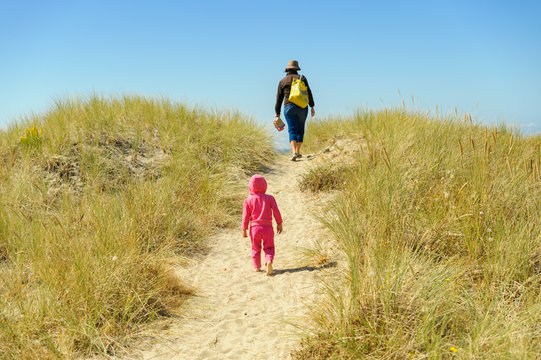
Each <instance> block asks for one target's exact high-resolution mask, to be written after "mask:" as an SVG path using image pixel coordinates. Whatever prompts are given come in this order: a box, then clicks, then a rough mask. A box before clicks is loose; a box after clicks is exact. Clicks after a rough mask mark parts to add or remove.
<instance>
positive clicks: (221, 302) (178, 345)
mask: <svg viewBox="0 0 541 360" xmlns="http://www.w3.org/2000/svg"><path fill="white" fill-rule="evenodd" d="M314 158H317V157H311V158H308V157H304V158H303V159H301V160H300V161H296V162H292V161H290V160H289V158H288V157H286V156H281V157H280V158H279V160H278V161H277V163H276V164H275V165H273V167H272V168H270V169H269V170H268V171H267V172H265V173H262V175H263V176H265V178H266V179H267V183H268V190H267V193H268V194H271V195H273V196H274V197H275V198H276V200H277V203H278V206H279V208H280V211H281V213H282V217H283V219H284V224H283V227H284V231H283V233H282V234H279V235H278V234H276V237H275V247H276V256H275V260H274V271H275V275H274V276H267V275H266V273H265V271H262V272H260V273H256V272H253V267H252V261H251V245H250V239H249V238H243V237H242V231H241V230H240V222H241V219H240V218H239V229H235V230H231V229H227V230H223V231H222V232H220V233H218V234H216V235H215V236H213V237H212V238H211V239H210V243H211V249H210V251H209V252H208V254H207V255H206V256H205V257H204V258H203V259H194V260H192V263H191V264H189V265H188V266H187V267H184V268H182V269H178V275H179V276H180V277H181V278H182V279H184V280H185V281H186V282H187V283H188V284H189V285H190V286H192V287H193V288H194V289H195V291H196V293H195V296H193V297H191V298H190V299H189V300H188V301H187V302H186V304H185V305H184V307H183V309H182V314H183V315H182V316H181V317H180V319H178V320H177V321H175V324H174V325H173V326H172V327H171V328H169V329H167V330H164V331H163V334H160V336H159V340H155V341H154V344H151V345H150V346H149V345H148V344H147V345H146V346H144V347H145V348H146V349H144V350H138V351H137V353H136V354H132V356H130V358H132V359H133V358H137V359H236V360H239V359H288V358H290V353H291V351H292V350H294V349H295V348H296V347H297V346H298V344H299V341H300V339H301V334H302V330H301V328H302V326H304V325H306V324H307V321H308V319H309V315H310V314H309V313H308V312H309V311H310V310H309V309H310V306H311V305H312V304H314V303H317V302H318V301H321V300H323V298H324V297H325V296H326V295H325V292H324V287H323V286H322V285H321V284H323V283H324V282H325V279H327V278H329V277H332V276H335V273H336V267H335V265H336V262H335V261H332V259H329V260H328V261H320V260H321V258H316V257H313V256H306V255H304V256H303V251H302V250H301V249H310V248H313V247H314V244H315V243H316V242H319V243H325V242H326V241H329V238H330V236H329V234H328V233H327V232H326V230H324V229H323V228H322V226H321V225H320V224H319V223H318V222H317V220H315V219H314V217H313V211H314V210H316V209H317V208H318V207H320V206H321V203H320V202H322V201H324V200H322V199H319V200H318V198H317V197H314V196H312V195H310V194H306V193H303V192H301V191H300V190H299V187H298V183H297V182H298V179H299V176H300V175H301V174H302V173H304V172H305V171H307V170H308V168H309V167H310V166H311V165H312V164H314V163H315V162H314V161H311V160H312V159H314ZM316 162H317V161H316ZM247 185H248V183H246V186H247ZM246 195H248V190H246ZM239 206H242V204H239ZM262 259H263V261H262V262H263V264H264V257H262ZM262 270H265V267H264V266H263V268H262ZM141 346H143V345H141Z"/></svg>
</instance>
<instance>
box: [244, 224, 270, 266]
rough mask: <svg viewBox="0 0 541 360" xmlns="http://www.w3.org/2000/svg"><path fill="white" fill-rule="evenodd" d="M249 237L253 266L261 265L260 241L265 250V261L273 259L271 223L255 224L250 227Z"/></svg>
mask: <svg viewBox="0 0 541 360" xmlns="http://www.w3.org/2000/svg"><path fill="white" fill-rule="evenodd" d="M250 239H252V260H253V261H254V267H255V268H256V269H259V268H260V267H261V242H262V241H263V250H264V251H265V263H269V262H272V261H273V260H274V229H273V228H272V226H271V225H256V226H252V227H250Z"/></svg>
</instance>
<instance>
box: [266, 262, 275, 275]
mask: <svg viewBox="0 0 541 360" xmlns="http://www.w3.org/2000/svg"><path fill="white" fill-rule="evenodd" d="M273 274H274V270H273V269H272V263H271V262H270V263H267V275H273Z"/></svg>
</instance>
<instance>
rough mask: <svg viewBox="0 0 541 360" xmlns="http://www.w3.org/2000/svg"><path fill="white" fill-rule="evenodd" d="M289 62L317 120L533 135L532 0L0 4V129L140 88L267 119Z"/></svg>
mask: <svg viewBox="0 0 541 360" xmlns="http://www.w3.org/2000/svg"><path fill="white" fill-rule="evenodd" d="M290 59H297V60H298V61H299V63H300V66H301V68H302V71H301V73H303V74H305V75H306V76H307V78H308V80H309V82H310V85H311V87H312V91H313V93H314V97H315V102H316V111H317V114H318V115H319V116H324V115H328V114H337V113H341V114H344V115H347V114H350V113H351V112H352V111H354V110H355V109H356V108H381V107H383V106H384V105H387V106H394V105H400V104H401V102H402V100H401V97H400V95H399V93H398V91H399V90H400V93H401V94H402V97H403V98H404V99H405V100H406V102H407V103H409V104H411V95H412V94H413V96H414V98H415V106H411V105H410V108H415V109H427V110H434V109H435V107H436V104H438V105H439V108H440V109H446V110H450V109H454V107H455V106H456V107H457V108H458V110H459V111H460V112H472V115H473V116H474V117H476V118H477V119H479V120H480V121H484V122H500V121H504V120H505V121H506V122H509V123H513V124H520V125H521V126H523V128H524V130H525V131H526V132H532V131H541V108H540V104H541V2H540V1H521V0H517V1H513V0H509V1H497V0H494V1H476V0H468V1H466V0H448V1H443V0H441V1H440V0H432V1H414V0H412V1H339V0H335V1H291V2H285V1H282V2H277V1H255V0H252V1H204V0H201V1H181V0H180V1H160V0H154V1H114V0H108V1H102V0H93V1H77V0H72V1H54V0H48V1H24V0H20V1H8V0H0V127H1V126H5V124H7V123H8V122H10V121H13V120H15V119H17V118H18V117H19V116H20V115H25V114H30V113H32V112H35V113H40V112H42V111H45V110H47V109H48V108H49V107H50V106H52V105H53V102H54V100H55V99H58V98H64V97H68V96H79V95H88V94H91V93H93V92H95V93H98V94H103V95H110V94H113V95H115V94H116V95H118V94H141V95H147V96H166V97H169V98H171V99H173V100H181V101H186V102H189V103H198V104H202V105H205V106H215V107H218V108H230V109H238V110H240V111H242V112H244V113H246V114H248V115H251V116H253V117H255V118H256V119H257V121H261V122H265V121H266V122H270V121H272V119H273V115H274V101H275V94H276V88H277V84H278V81H279V80H280V78H281V77H282V76H283V70H284V68H285V65H286V64H287V61H288V60H290Z"/></svg>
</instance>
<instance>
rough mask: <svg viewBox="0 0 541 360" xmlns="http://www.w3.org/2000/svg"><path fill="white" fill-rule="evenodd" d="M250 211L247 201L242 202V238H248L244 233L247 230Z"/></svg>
mask: <svg viewBox="0 0 541 360" xmlns="http://www.w3.org/2000/svg"><path fill="white" fill-rule="evenodd" d="M251 213H252V210H251V209H250V204H249V203H248V199H246V200H244V206H243V207H242V236H243V237H248V234H247V233H246V231H247V230H248V224H249V223H250V214H251Z"/></svg>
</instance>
